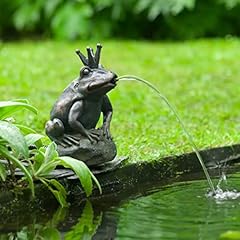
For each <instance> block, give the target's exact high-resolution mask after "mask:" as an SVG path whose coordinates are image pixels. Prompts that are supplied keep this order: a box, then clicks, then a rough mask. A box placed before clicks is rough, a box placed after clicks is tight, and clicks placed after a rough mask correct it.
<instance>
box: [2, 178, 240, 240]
mask: <svg viewBox="0 0 240 240" xmlns="http://www.w3.org/2000/svg"><path fill="white" fill-rule="evenodd" d="M239 186H240V174H233V175H232V176H231V178H230V179H229V180H228V185H227V188H228V189H233V188H238V189H239ZM206 189H207V183H206V181H201V180H200V181H192V182H183V183H178V184H174V185H171V186H167V187H164V188H162V189H160V190H159V191H156V192H151V194H150V195H148V196H142V197H139V198H137V199H128V200H127V201H126V199H125V200H124V202H123V201H122V200H123V199H121V200H119V201H115V202H111V199H112V198H110V199H109V201H106V199H105V200H104V199H101V200H99V199H98V200H96V199H95V200H94V199H92V203H91V202H90V201H84V202H79V203H75V204H74V205H72V206H70V207H69V208H68V209H62V208H59V209H57V210H56V211H55V212H54V211H52V212H51V211H50V209H51V208H49V210H48V211H47V212H46V211H45V215H44V214H42V215H41V214H40V215H38V214H36V213H35V214H34V213H33V214H32V215H31V218H29V221H28V222H27V220H26V219H25V220H24V221H23V219H22V218H19V216H17V215H16V218H15V219H12V220H11V221H9V224H7V222H5V223H4V224H5V225H3V224H2V223H3V219H1V222H0V229H1V232H2V234H1V235H0V240H5V239H12V240H13V239H18V240H23V239H24V240H25V239H30V240H31V239H36V240H38V239H53V240H55V239H56V240H58V239H66V240H70V239H71V240H79V239H89V240H90V239H93V240H111V239H117V240H119V239H120V240H121V239H124V240H125V239H166V240H167V239H174V240H175V239H180V240H181V239H184V240H187V239H191V240H192V239H198V240H202V239H204V240H205V239H208V240H211V239H218V238H219V236H220V235H221V234H222V233H223V232H225V231H227V230H239V228H240V215H239V212H240V203H239V200H238V199H235V200H234V199H233V200H229V199H228V200H227V201H221V202H219V201H216V200H215V199H214V198H208V197H207V196H206ZM19 220H20V222H19ZM14 221H15V224H13V222H14ZM21 221H23V222H21ZM4 227H5V228H4Z"/></svg>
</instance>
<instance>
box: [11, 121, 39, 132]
mask: <svg viewBox="0 0 240 240" xmlns="http://www.w3.org/2000/svg"><path fill="white" fill-rule="evenodd" d="M14 125H15V126H16V127H17V128H19V129H20V130H21V132H22V133H23V134H30V133H37V132H36V131H35V130H33V129H32V128H30V127H27V126H25V125H21V124H16V123H14Z"/></svg>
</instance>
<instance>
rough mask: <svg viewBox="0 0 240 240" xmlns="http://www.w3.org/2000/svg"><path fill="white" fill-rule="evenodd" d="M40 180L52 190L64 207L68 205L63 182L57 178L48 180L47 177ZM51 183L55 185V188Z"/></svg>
mask: <svg viewBox="0 0 240 240" xmlns="http://www.w3.org/2000/svg"><path fill="white" fill-rule="evenodd" d="M39 180H40V181H41V182H42V183H43V184H44V185H45V186H46V187H47V188H48V189H49V190H50V191H51V193H52V194H53V195H54V197H55V198H56V199H57V201H58V202H59V204H60V205H61V206H62V207H67V206H68V204H67V200H66V196H67V193H66V190H65V188H64V187H63V186H62V184H61V183H59V182H58V181H57V180H56V179H51V180H48V179H46V178H40V179H39ZM51 185H53V186H54V188H55V189H54V188H53V187H52V186H51Z"/></svg>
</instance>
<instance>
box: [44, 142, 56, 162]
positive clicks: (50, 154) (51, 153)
mask: <svg viewBox="0 0 240 240" xmlns="http://www.w3.org/2000/svg"><path fill="white" fill-rule="evenodd" d="M44 155H45V159H44V163H48V162H51V161H53V160H54V159H55V158H56V157H57V156H58V153H57V145H56V144H55V143H54V142H51V143H50V144H49V145H48V146H47V149H46V152H45V154H44Z"/></svg>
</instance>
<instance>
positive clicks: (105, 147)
mask: <svg viewBox="0 0 240 240" xmlns="http://www.w3.org/2000/svg"><path fill="white" fill-rule="evenodd" d="M101 48H102V46H101V45H100V44H97V50H96V52H95V54H94V52H93V49H92V48H89V47H87V57H85V56H84V55H83V54H82V53H81V52H80V50H76V54H77V55H78V56H79V58H80V60H81V61H82V63H83V64H84V67H83V68H82V69H81V70H80V74H79V76H78V77H77V78H76V79H75V80H73V81H72V82H71V83H70V84H69V85H68V86H67V88H66V89H65V90H64V91H63V93H62V94H61V95H60V97H59V98H58V100H57V101H56V103H55V104H54V106H53V108H52V110H51V113H50V120H49V121H48V122H47V123H46V126H45V130H46V134H47V135H48V137H49V138H50V139H51V140H52V141H54V142H55V143H56V144H57V151H58V153H59V155H60V156H71V157H74V158H76V159H79V160H81V161H84V162H85V163H86V164H87V165H88V166H89V167H90V168H91V169H95V170H96V171H99V172H102V171H103V172H104V171H107V170H108V169H113V168H114V167H116V166H117V165H118V164H119V163H120V162H121V159H120V158H117V157H116V154H117V149H116V145H115V143H114V142H113V140H112V137H111V134H110V122H111V119H112V112H113V110H112V105H111V102H110V100H109V98H108V96H107V95H106V94H107V93H108V92H109V91H110V90H112V89H113V88H115V86H116V82H117V75H116V74H115V73H113V72H111V71H108V70H106V69H105V68H104V67H103V66H102V65H101V64H100V63H99V60H100V53H101ZM101 113H102V114H103V124H102V127H100V128H98V129H96V125H97V123H98V121H99V118H100V115H101Z"/></svg>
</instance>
